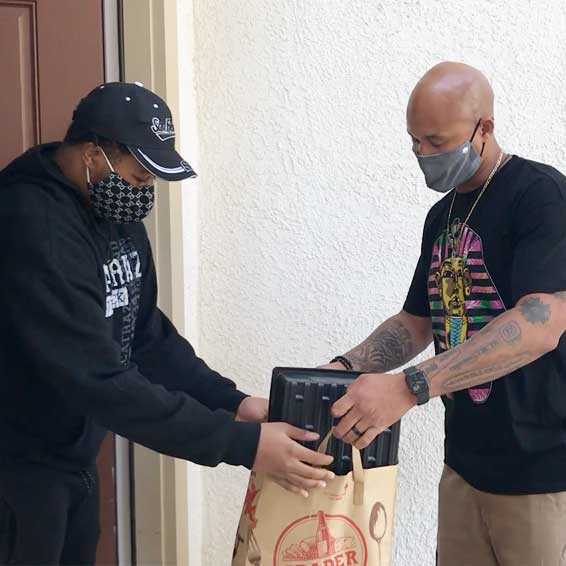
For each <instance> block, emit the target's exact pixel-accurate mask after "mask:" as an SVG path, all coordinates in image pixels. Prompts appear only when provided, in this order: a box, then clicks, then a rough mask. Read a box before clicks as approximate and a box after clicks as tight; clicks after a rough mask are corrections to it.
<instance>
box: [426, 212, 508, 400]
mask: <svg viewBox="0 0 566 566" xmlns="http://www.w3.org/2000/svg"><path fill="white" fill-rule="evenodd" d="M461 229H462V225H461V221H460V220H459V219H455V220H454V222H453V224H452V226H451V227H450V233H449V234H448V233H447V230H445V231H444V232H442V234H441V235H440V236H439V237H438V239H437V240H436V242H435V243H434V247H433V252H432V260H431V265H430V271H429V279H428V294H429V301H430V309H431V316H432V328H433V332H434V337H435V341H436V343H437V345H438V346H439V347H440V350H441V351H446V350H449V349H451V348H455V347H456V346H458V345H459V344H462V342H464V341H465V340H467V339H468V338H470V336H473V335H474V334H475V333H476V332H478V331H479V330H481V329H482V328H483V327H484V326H485V325H486V324H487V323H488V322H490V321H491V320H493V319H494V318H495V317H496V316H498V315H499V314H501V313H502V312H503V311H504V310H505V306H504V304H503V301H502V300H501V297H500V296H499V292H498V291H497V289H496V287H495V285H494V283H493V280H492V279H491V276H490V274H489V272H488V270H487V267H486V265H485V261H484V254H483V245H482V240H481V238H480V236H479V235H478V234H477V233H476V232H474V230H472V229H471V228H470V227H469V226H467V225H465V226H464V227H463V229H462V230H461ZM460 230H461V232H460ZM490 393H491V383H486V384H484V385H479V386H476V387H473V388H470V389H468V395H469V396H470V399H471V400H472V401H473V402H474V403H478V404H479V403H485V402H486V401H487V400H488V398H489V395H490Z"/></svg>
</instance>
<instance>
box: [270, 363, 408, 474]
mask: <svg viewBox="0 0 566 566" xmlns="http://www.w3.org/2000/svg"><path fill="white" fill-rule="evenodd" d="M359 375H360V373H358V372H352V371H335V370H323V369H308V368H284V367H281V368H275V369H274V370H273V376H272V379H271V394H270V399H269V421H270V422H281V421H282V422H286V423H289V424H292V425H294V426H297V427H300V428H303V429H306V430H309V431H314V432H318V433H319V434H320V436H321V438H324V436H325V435H326V434H327V433H328V431H329V430H330V429H331V428H332V427H333V426H334V425H335V424H336V422H337V421H335V419H333V417H332V415H331V414H330V409H331V407H332V405H333V404H334V402H335V401H337V400H338V399H340V397H342V395H344V393H346V389H347V387H348V385H350V384H351V383H352V382H353V381H354V380H355V379H356V378H357V377H358V376H359ZM400 427H401V423H400V422H397V423H395V424H394V425H392V426H391V427H390V428H389V429H387V430H385V431H384V432H383V433H381V434H380V435H379V436H378V437H377V438H376V439H375V440H374V441H373V442H372V443H371V444H370V445H369V446H368V447H367V448H366V449H365V450H362V462H363V465H364V468H377V467H380V466H391V465H394V464H397V463H398V455H399V433H400ZM305 445H306V446H308V447H309V448H313V449H316V447H317V443H316V442H307V443H305ZM328 453H329V454H331V455H332V456H334V462H333V463H332V466H331V467H330V469H332V471H333V472H334V473H336V474H337V475H346V474H347V473H349V472H350V471H351V470H352V447H351V446H350V445H348V444H346V443H344V442H342V441H339V440H337V439H336V438H334V437H332V441H331V443H330V448H329V451H328Z"/></svg>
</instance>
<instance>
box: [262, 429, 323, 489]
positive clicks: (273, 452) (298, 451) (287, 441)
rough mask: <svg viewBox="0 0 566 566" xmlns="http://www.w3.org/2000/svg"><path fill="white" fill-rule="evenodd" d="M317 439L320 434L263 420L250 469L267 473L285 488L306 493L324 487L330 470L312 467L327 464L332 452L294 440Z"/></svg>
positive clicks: (309, 440)
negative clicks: (308, 446) (323, 451)
mask: <svg viewBox="0 0 566 566" xmlns="http://www.w3.org/2000/svg"><path fill="white" fill-rule="evenodd" d="M318 439H319V435H318V434H316V433H314V432H307V431H306V430H301V429H300V428H296V427H294V426H291V425H288V424H285V423H266V424H262V425H261V435H260V438H259V445H258V449H257V455H256V459H255V464H254V467H253V469H254V471H256V472H261V473H265V474H267V475H268V476H270V477H271V478H272V479H273V480H274V481H276V482H277V483H278V484H279V485H280V486H281V487H283V488H285V489H287V490H288V491H292V492H293V493H298V494H299V495H302V496H303V497H308V495H309V490H310V489H315V488H317V487H326V481H328V480H331V479H333V478H334V474H333V473H332V472H330V471H328V470H325V469H322V468H321V467H316V468H315V467H313V466H328V465H330V464H331V463H332V460H333V458H332V456H327V455H326V454H319V453H318V452H315V451H313V450H309V449H308V448H305V447H304V446H301V445H300V444H299V443H298V442H295V441H296V440H300V441H308V442H312V441H315V440H318Z"/></svg>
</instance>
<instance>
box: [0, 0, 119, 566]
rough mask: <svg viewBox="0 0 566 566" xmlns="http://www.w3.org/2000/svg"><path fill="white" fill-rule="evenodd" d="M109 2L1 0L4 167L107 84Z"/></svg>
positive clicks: (108, 520)
mask: <svg viewBox="0 0 566 566" xmlns="http://www.w3.org/2000/svg"><path fill="white" fill-rule="evenodd" d="M102 9H103V0H0V54H1V56H0V77H2V79H1V81H2V86H1V89H0V124H2V135H1V136H0V169H2V168H3V167H4V166H5V165H6V164H7V163H8V162H9V161H11V160H12V159H13V158H14V157H16V156H17V155H19V154H20V153H22V152H24V151H25V150H26V149H28V148H29V147H31V146H33V145H36V144H38V143H45V142H48V141H55V140H60V139H62V137H63V135H64V134H65V131H66V129H67V127H68V125H69V122H70V120H71V116H72V112H73V109H74V107H75V106H76V104H77V102H78V101H79V99H80V98H81V97H82V96H84V95H85V94H86V93H87V92H88V91H89V90H90V89H92V88H93V87H95V86H96V85H97V84H100V83H101V82H103V80H104V51H103V45H104V41H103V38H104V35H103V12H102ZM98 467H99V473H100V483H101V485H100V491H101V501H100V503H101V513H100V518H101V528H102V533H101V538H100V543H99V547H98V564H99V565H102V564H104V565H113V564H117V541H116V532H117V529H116V495H115V493H116V489H115V481H114V476H115V474H114V470H115V452H114V437H113V435H108V437H107V438H106V441H105V443H104V445H103V449H102V451H101V453H100V456H99V458H98Z"/></svg>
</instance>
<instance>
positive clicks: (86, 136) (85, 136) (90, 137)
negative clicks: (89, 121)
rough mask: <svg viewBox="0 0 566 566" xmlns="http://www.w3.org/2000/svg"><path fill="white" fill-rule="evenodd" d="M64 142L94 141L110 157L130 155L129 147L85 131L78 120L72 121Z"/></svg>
mask: <svg viewBox="0 0 566 566" xmlns="http://www.w3.org/2000/svg"><path fill="white" fill-rule="evenodd" d="M63 143H66V144H68V145H78V144H81V143H93V144H95V145H98V146H100V147H101V148H102V149H103V150H104V153H106V155H107V157H108V159H111V158H114V159H116V160H118V159H120V158H121V157H124V156H126V155H130V152H129V150H128V148H127V147H126V146H125V145H124V144H122V143H120V142H117V141H113V140H109V139H107V138H105V137H103V136H99V135H97V134H95V133H94V132H89V131H85V130H84V129H83V128H81V127H79V126H78V125H77V124H76V122H71V125H70V126H69V129H68V130H67V133H66V134H65V138H64V139H63Z"/></svg>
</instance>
